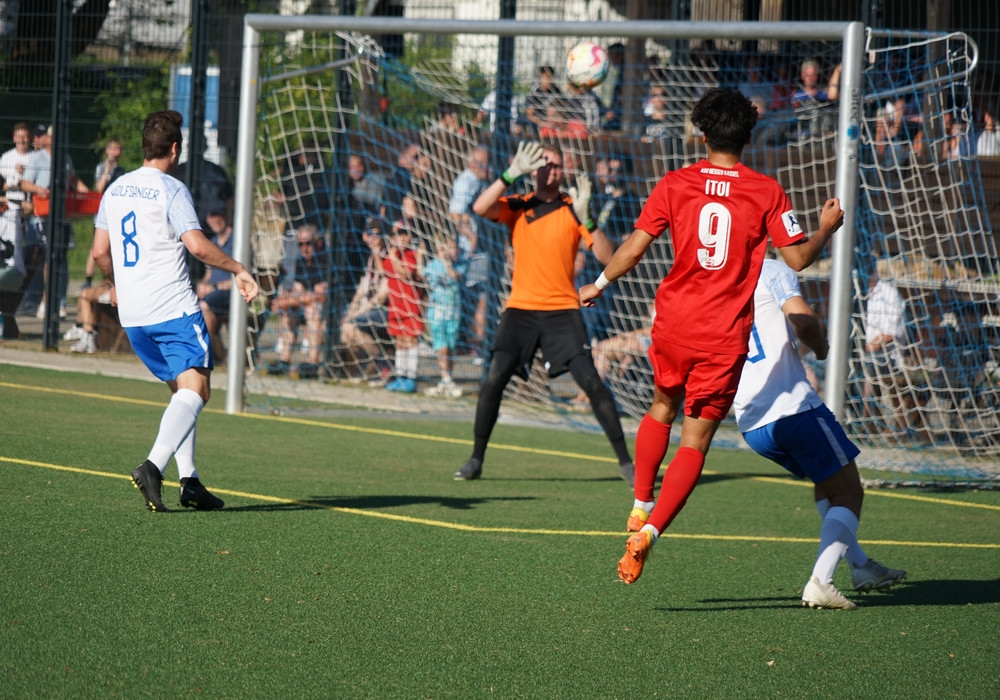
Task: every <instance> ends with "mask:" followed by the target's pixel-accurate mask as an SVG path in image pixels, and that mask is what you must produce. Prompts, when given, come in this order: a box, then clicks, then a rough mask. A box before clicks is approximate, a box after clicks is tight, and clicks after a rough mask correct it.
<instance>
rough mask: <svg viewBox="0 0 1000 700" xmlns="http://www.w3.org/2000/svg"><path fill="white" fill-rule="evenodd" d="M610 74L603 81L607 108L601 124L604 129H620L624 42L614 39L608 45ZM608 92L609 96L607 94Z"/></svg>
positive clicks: (623, 84)
mask: <svg viewBox="0 0 1000 700" xmlns="http://www.w3.org/2000/svg"><path fill="white" fill-rule="evenodd" d="M608 61H610V63H611V66H610V71H609V73H610V75H609V76H608V78H607V80H605V81H604V85H603V86H602V87H604V88H605V92H604V98H605V100H607V101H608V108H607V109H606V110H604V114H602V115H601V122H602V123H601V126H602V127H603V128H604V130H605V131H621V128H622V91H623V90H624V87H625V44H623V43H621V42H620V41H616V42H615V43H613V44H612V45H611V46H609V47H608ZM608 92H610V97H609V95H608Z"/></svg>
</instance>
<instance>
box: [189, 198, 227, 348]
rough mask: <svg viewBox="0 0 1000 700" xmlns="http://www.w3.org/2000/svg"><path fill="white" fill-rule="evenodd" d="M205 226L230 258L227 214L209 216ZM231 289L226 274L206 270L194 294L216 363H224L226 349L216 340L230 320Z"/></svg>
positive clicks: (216, 213) (210, 214)
mask: <svg viewBox="0 0 1000 700" xmlns="http://www.w3.org/2000/svg"><path fill="white" fill-rule="evenodd" d="M207 218H208V225H209V228H211V230H212V236H211V238H212V240H214V241H215V245H217V246H219V250H221V251H222V252H223V253H225V254H226V255H228V256H230V257H232V255H233V226H232V223H230V221H229V214H228V213H227V212H225V211H221V210H218V209H216V210H213V211H209V212H208V216H207ZM230 289H232V276H231V275H229V274H227V273H226V272H225V270H216V269H215V268H212V267H209V268H208V269H207V270H206V271H205V277H204V278H203V279H202V281H201V282H199V284H198V286H197V288H196V291H197V294H198V299H199V306H200V307H201V313H202V315H203V316H204V317H205V326H206V327H207V328H208V335H209V337H210V338H211V339H212V348H213V349H214V350H215V361H216V362H220V361H224V360H225V357H226V354H225V346H224V345H223V343H222V338H221V337H220V336H219V329H220V328H221V326H222V324H223V323H225V322H226V321H228V320H229V297H230V291H229V290H230Z"/></svg>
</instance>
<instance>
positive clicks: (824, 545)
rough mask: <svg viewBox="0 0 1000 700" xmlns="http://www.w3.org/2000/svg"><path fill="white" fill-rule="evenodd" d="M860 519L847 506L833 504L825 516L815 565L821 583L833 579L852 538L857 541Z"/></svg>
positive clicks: (815, 571) (815, 574) (814, 572)
mask: <svg viewBox="0 0 1000 700" xmlns="http://www.w3.org/2000/svg"><path fill="white" fill-rule="evenodd" d="M857 532H858V519H857V517H855V515H854V513H852V512H851V511H850V510H848V509H847V508H844V507H842V506H833V507H832V508H830V510H829V511H827V514H826V517H825V518H823V526H822V527H821V528H820V531H819V556H818V557H816V564H815V566H813V576H815V577H816V578H817V579H819V582H820V583H830V582H831V581H833V572H834V571H835V570H836V568H837V564H838V563H840V560H841V559H843V557H844V555H845V554H846V553H847V547H848V545H849V544H850V542H851V540H854V541H857V539H856V538H857Z"/></svg>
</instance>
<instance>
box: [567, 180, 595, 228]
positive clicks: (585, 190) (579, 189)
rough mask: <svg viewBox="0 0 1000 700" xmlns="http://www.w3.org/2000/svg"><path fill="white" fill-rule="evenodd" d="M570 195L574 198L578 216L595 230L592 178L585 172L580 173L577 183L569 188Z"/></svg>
mask: <svg viewBox="0 0 1000 700" xmlns="http://www.w3.org/2000/svg"><path fill="white" fill-rule="evenodd" d="M569 196H570V199H572V200H573V211H574V212H575V213H576V218H577V219H578V220H579V221H580V223H582V224H586V226H587V228H588V229H590V230H591V231H593V230H594V220H593V219H592V218H590V178H589V177H587V176H586V175H583V174H581V175H578V176H577V178H576V185H575V186H573V187H570V188H569Z"/></svg>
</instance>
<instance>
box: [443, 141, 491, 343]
mask: <svg viewBox="0 0 1000 700" xmlns="http://www.w3.org/2000/svg"><path fill="white" fill-rule="evenodd" d="M489 173H490V157H489V153H488V152H487V150H486V149H485V148H483V147H482V146H476V147H475V148H473V149H472V150H471V151H469V157H468V160H467V161H466V166H465V169H464V170H463V171H462V172H460V173H459V174H458V177H456V178H455V182H454V183H452V188H451V199H450V200H449V202H448V215H449V217H451V221H452V224H454V227H455V232H456V236H457V237H456V240H457V243H458V247H459V250H460V251H461V254H462V257H463V258H465V259H466V260H468V261H469V267H468V270H467V275H466V278H465V284H466V288H465V290H464V292H463V295H462V317H463V318H466V319H471V321H472V326H471V328H468V324H466V326H467V328H466V331H467V332H469V331H471V334H472V335H471V337H469V338H467V339H466V341H467V343H468V344H469V345H471V346H472V347H473V352H474V353H475V355H476V359H478V360H480V361H481V360H482V358H481V356H480V352H481V348H482V345H483V342H484V341H485V338H486V287H487V282H488V277H489V259H488V257H487V251H486V250H484V249H483V248H484V246H480V244H479V233H480V226H481V222H480V221H478V220H477V219H476V215H475V213H474V212H473V210H472V205H473V203H474V202H475V201H476V199H477V198H478V197H479V195H480V194H481V193H482V191H483V190H485V189H486V187H487V185H489V181H488V180H487V178H488V177H489Z"/></svg>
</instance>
